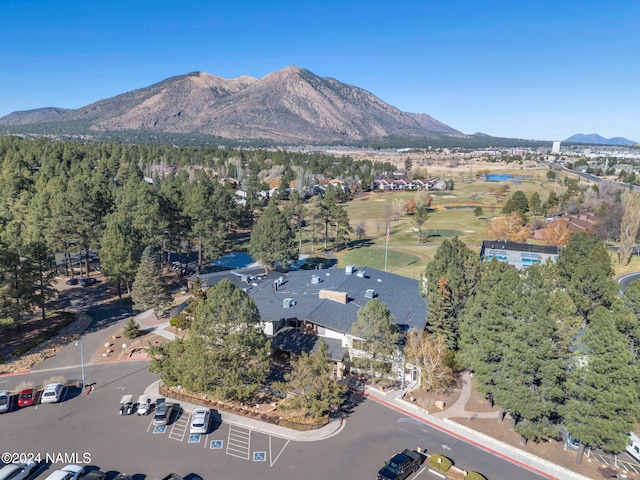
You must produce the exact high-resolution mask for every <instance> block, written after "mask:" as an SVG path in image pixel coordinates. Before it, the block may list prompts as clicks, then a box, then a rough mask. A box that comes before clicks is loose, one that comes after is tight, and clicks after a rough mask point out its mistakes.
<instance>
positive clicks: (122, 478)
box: [113, 473, 133, 480]
mask: <svg viewBox="0 0 640 480" xmlns="http://www.w3.org/2000/svg"><path fill="white" fill-rule="evenodd" d="M113 480H133V477H132V476H131V475H129V474H128V473H119V474H118V475H117V476H116V478H114V479H113Z"/></svg>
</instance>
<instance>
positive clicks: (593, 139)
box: [563, 133, 638, 146]
mask: <svg viewBox="0 0 640 480" xmlns="http://www.w3.org/2000/svg"><path fill="white" fill-rule="evenodd" d="M563 142H565V143H587V144H591V145H616V146H625V145H635V144H637V143H638V142H634V141H633V140H628V139H626V138H624V137H613V138H604V137H602V136H600V135H598V134H597V133H589V134H586V135H585V134H583V133H576V134H575V135H572V136H570V137H569V138H567V139H566V140H563Z"/></svg>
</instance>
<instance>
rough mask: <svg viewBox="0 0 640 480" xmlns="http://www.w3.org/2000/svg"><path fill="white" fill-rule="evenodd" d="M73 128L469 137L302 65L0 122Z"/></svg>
mask: <svg viewBox="0 0 640 480" xmlns="http://www.w3.org/2000/svg"><path fill="white" fill-rule="evenodd" d="M43 122H48V123H51V122H53V123H55V124H56V125H58V126H60V125H64V124H67V125H72V126H73V128H76V129H77V128H82V129H85V130H88V131H89V132H91V131H93V132H114V131H125V130H127V131H131V130H134V131H150V132H164V133H176V134H204V135H214V136H218V137H224V138H228V139H236V140H256V139H260V140H268V141H272V142H277V143H315V144H321V143H341V142H342V143H353V142H358V141H366V140H368V139H381V138H385V137H391V138H414V139H415V138H440V137H441V136H442V135H452V136H460V137H466V136H464V135H463V134H461V133H460V132H458V131H457V130H455V129H453V128H451V127H449V126H447V125H445V124H444V123H441V122H439V121H437V120H435V119H433V118H432V117H430V116H429V115H426V114H411V113H405V112H402V111H400V110H398V109H397V108H395V107H392V106H390V105H388V104H386V103H385V102H383V101H382V100H380V99H379V98H377V97H376V96H374V95H373V94H371V93H369V92H367V91H366V90H363V89H362V88H358V87H355V86H352V85H347V84H344V83H341V82H339V81H337V80H335V79H333V78H323V77H318V76H316V75H314V74H313V73H311V72H310V71H308V70H305V69H302V68H298V67H295V66H290V67H286V68H284V69H282V70H278V71H276V72H273V73H270V74H268V75H266V76H265V77H263V78H260V79H256V78H253V77H250V76H242V77H237V78H232V79H226V78H222V77H218V76H214V75H210V74H208V73H204V72H194V73H189V74H186V75H180V76H176V77H171V78H168V79H166V80H163V81H161V82H159V83H156V84H154V85H151V86H149V87H146V88H141V89H138V90H133V91H131V92H128V93H124V94H122V95H117V96H115V97H112V98H108V99H104V100H100V101H97V102H95V103H92V104H90V105H87V106H85V107H82V108H78V109H75V110H63V109H38V110H31V111H27V112H14V113H11V114H9V115H7V116H5V117H2V118H0V125H5V126H6V125H18V124H20V125H24V124H35V123H39V124H42V123H43Z"/></svg>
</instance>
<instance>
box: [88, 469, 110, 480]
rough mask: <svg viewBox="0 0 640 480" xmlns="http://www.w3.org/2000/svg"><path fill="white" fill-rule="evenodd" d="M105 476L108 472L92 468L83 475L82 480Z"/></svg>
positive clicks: (96, 479) (100, 479) (99, 479)
mask: <svg viewBox="0 0 640 480" xmlns="http://www.w3.org/2000/svg"><path fill="white" fill-rule="evenodd" d="M105 478H107V474H106V473H104V472H101V471H100V470H92V471H90V472H89V473H87V474H86V475H85V476H84V477H82V480H104V479H105Z"/></svg>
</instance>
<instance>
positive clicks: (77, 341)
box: [76, 340, 84, 390]
mask: <svg viewBox="0 0 640 480" xmlns="http://www.w3.org/2000/svg"><path fill="white" fill-rule="evenodd" d="M78 345H80V365H81V367H82V386H81V387H80V389H81V390H84V355H83V353H82V340H76V347H77V346H78Z"/></svg>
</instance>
